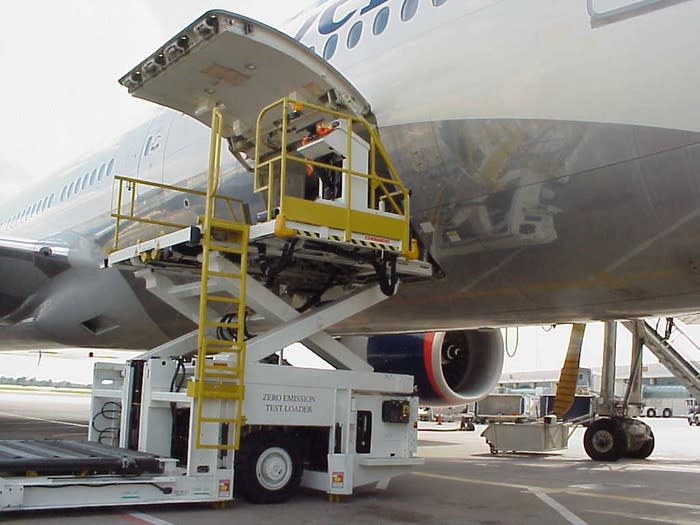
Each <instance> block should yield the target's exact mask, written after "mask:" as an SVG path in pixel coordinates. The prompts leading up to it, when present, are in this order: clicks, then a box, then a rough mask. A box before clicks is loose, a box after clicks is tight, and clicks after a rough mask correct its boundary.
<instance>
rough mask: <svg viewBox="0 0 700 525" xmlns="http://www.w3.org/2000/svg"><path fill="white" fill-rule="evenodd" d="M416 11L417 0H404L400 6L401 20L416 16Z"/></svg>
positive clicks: (405, 20) (406, 20)
mask: <svg viewBox="0 0 700 525" xmlns="http://www.w3.org/2000/svg"><path fill="white" fill-rule="evenodd" d="M416 11H418V0H404V3H403V6H402V7H401V20H403V21H404V22H408V21H409V20H410V19H411V18H413V17H414V16H416Z"/></svg>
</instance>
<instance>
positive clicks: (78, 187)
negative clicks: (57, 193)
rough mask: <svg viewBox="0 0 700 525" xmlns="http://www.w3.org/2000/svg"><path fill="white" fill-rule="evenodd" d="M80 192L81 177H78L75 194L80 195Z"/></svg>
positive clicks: (74, 189)
mask: <svg viewBox="0 0 700 525" xmlns="http://www.w3.org/2000/svg"><path fill="white" fill-rule="evenodd" d="M79 190H80V177H78V180H76V181H75V188H73V193H78V191H79Z"/></svg>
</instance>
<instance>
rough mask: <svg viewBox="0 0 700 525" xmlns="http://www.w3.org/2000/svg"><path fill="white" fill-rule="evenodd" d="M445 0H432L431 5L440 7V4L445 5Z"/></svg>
mask: <svg viewBox="0 0 700 525" xmlns="http://www.w3.org/2000/svg"><path fill="white" fill-rule="evenodd" d="M446 2H447V0H433V5H434V6H435V7H440V6H441V5H445V3H446Z"/></svg>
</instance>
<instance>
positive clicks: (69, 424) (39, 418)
mask: <svg viewBox="0 0 700 525" xmlns="http://www.w3.org/2000/svg"><path fill="white" fill-rule="evenodd" d="M0 416H9V417H16V418H19V419H29V420H31V421H43V422H44V423H54V424H56V425H68V426H70V427H82V428H90V425H84V424H82V423H70V422H68V421H57V420H55V419H44V418H43V417H32V416H23V415H21V414H12V413H11V412H0Z"/></svg>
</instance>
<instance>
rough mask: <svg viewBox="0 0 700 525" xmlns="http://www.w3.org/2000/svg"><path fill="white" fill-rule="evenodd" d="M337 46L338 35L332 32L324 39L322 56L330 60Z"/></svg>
mask: <svg viewBox="0 0 700 525" xmlns="http://www.w3.org/2000/svg"><path fill="white" fill-rule="evenodd" d="M337 47H338V35H337V34H333V35H331V37H330V38H329V39H328V40H327V41H326V46H325V47H324V48H323V58H325V59H326V60H330V59H331V58H333V55H335V50H336V48H337Z"/></svg>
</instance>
